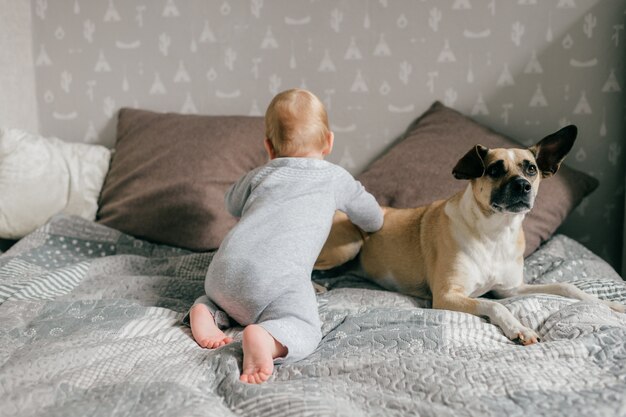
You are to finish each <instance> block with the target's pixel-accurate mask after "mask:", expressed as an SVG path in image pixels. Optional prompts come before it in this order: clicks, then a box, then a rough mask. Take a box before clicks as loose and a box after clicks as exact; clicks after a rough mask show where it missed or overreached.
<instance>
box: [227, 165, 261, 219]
mask: <svg viewBox="0 0 626 417" xmlns="http://www.w3.org/2000/svg"><path fill="white" fill-rule="evenodd" d="M257 172H258V169H254V170H252V171H250V172H248V173H247V174H246V175H244V176H243V177H241V178H239V180H238V181H237V182H236V183H234V184H233V185H231V187H230V188H229V189H228V191H227V192H226V195H225V196H224V202H225V203H226V210H228V212H229V213H230V214H232V215H233V216H235V217H241V214H242V212H243V207H244V206H245V204H246V201H248V197H249V196H250V192H251V191H252V179H253V178H254V175H255V174H256V173H257Z"/></svg>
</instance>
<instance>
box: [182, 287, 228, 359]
mask: <svg viewBox="0 0 626 417" xmlns="http://www.w3.org/2000/svg"><path fill="white" fill-rule="evenodd" d="M215 311H217V309H216V308H215V306H214V305H213V303H211V301H210V300H209V299H208V297H207V296H202V297H200V298H198V299H197V300H196V302H195V304H194V305H193V306H192V307H191V310H190V311H189V324H190V327H191V334H192V335H193V338H194V340H195V341H196V343H198V345H200V346H201V347H203V348H208V349H216V348H218V347H220V346H224V345H225V344H228V343H230V342H232V341H233V339H232V338H231V337H228V336H226V335H225V334H224V332H222V331H221V330H220V329H219V327H218V326H217V324H216V323H215V318H214V315H213V312H215Z"/></svg>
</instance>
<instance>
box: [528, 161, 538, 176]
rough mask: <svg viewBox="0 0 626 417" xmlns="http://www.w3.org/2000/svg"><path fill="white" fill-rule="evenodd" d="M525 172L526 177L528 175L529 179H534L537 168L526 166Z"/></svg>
mask: <svg viewBox="0 0 626 417" xmlns="http://www.w3.org/2000/svg"><path fill="white" fill-rule="evenodd" d="M526 172H528V175H530V176H531V177H534V176H535V175H537V166H536V165H532V164H531V165H528V167H527V168H526Z"/></svg>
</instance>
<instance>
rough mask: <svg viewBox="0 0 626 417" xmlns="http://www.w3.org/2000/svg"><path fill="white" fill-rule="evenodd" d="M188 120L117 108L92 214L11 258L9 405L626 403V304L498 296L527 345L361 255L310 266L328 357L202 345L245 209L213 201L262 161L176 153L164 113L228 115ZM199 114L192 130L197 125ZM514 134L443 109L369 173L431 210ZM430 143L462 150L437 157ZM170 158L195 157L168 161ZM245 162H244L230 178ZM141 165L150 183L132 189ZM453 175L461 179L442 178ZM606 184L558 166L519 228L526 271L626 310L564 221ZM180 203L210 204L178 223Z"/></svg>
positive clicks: (66, 217)
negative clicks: (395, 280)
mask: <svg viewBox="0 0 626 417" xmlns="http://www.w3.org/2000/svg"><path fill="white" fill-rule="evenodd" d="M172 117H174V118H176V120H177V122H176V123H173V122H172V119H171V118H172ZM181 117H182V116H173V115H169V116H164V115H155V114H152V113H146V112H142V111H139V110H134V111H130V110H128V111H125V112H121V113H120V120H119V123H118V143H117V145H116V154H115V155H114V159H113V160H112V162H111V167H110V170H109V172H108V174H107V179H106V181H105V183H104V188H103V190H102V193H101V196H100V200H99V202H98V205H99V207H98V218H97V221H93V220H90V219H85V218H84V217H80V216H75V215H70V214H58V215H55V216H54V217H52V218H51V219H50V220H49V221H47V222H46V223H45V224H43V225H41V226H40V227H39V228H37V229H36V230H34V231H33V232H32V233H29V234H28V235H27V236H25V237H23V238H22V239H20V240H19V241H18V242H17V243H16V244H15V245H13V246H12V247H11V248H10V249H9V250H7V251H6V252H4V253H2V254H0V367H1V368H0V415H1V416H12V415H15V416H24V417H26V416H41V415H45V416H64V417H65V416H86V415H89V416H99V415H106V416H117V415H120V416H122V415H124V416H128V415H131V416H143V415H154V416H158V415H167V416H172V415H175V416H246V417H251V416H267V415H274V416H308V415H310V416H333V417H339V416H377V417H378V416H406V415H420V416H464V415H467V416H490V415H493V416H501V415H508V416H517V415H520V416H521V415H529V414H530V415H540V416H560V415H563V416H571V415H584V416H609V415H616V416H617V415H626V315H623V314H618V313H615V312H613V311H612V310H610V309H609V308H608V307H606V306H604V305H600V304H595V303H585V302H578V301H576V300H572V299H567V298H563V297H557V296H550V295H535V296H523V297H515V298H508V299H504V300H499V301H498V302H501V303H503V304H504V305H506V307H507V308H509V309H510V310H511V311H512V312H513V314H514V315H515V316H516V317H517V318H518V319H519V320H520V321H521V322H522V323H523V324H524V325H525V326H528V327H530V328H532V329H534V330H535V331H536V332H537V333H538V334H539V336H540V337H541V339H542V341H541V343H538V344H535V345H532V346H528V347H524V346H521V345H518V344H516V343H514V342H512V341H510V340H508V339H507V338H506V337H505V336H504V335H503V333H502V331H501V330H500V329H499V328H498V327H496V326H494V325H492V324H490V323H488V322H487V321H486V320H484V319H481V318H479V317H475V316H472V315H469V314H464V313H458V312H451V311H444V310H433V309H431V308H429V307H430V304H429V302H428V301H425V300H420V299H416V298H412V297H409V296H406V295H401V294H397V293H393V292H388V291H384V290H382V289H381V288H378V287H376V286H375V285H374V284H372V283H370V282H369V281H367V280H366V279H364V278H363V277H362V276H360V275H359V272H358V265H356V264H355V262H352V263H348V264H346V265H343V266H341V267H338V268H335V269H331V270H328V271H323V272H322V271H314V272H313V274H312V279H313V280H314V281H315V282H317V283H318V284H320V285H322V286H324V287H326V289H327V291H326V292H324V293H321V294H318V296H317V299H318V306H319V313H320V317H321V319H322V323H323V325H322V333H323V340H322V342H321V343H320V345H319V347H318V348H317V350H316V351H315V352H314V353H313V354H312V355H311V356H310V357H308V358H306V359H305V360H302V361H300V362H297V363H294V364H289V365H279V366H278V367H277V368H276V370H275V373H274V375H273V376H272V377H271V379H270V380H269V381H268V382H267V383H265V384H262V385H258V386H252V385H247V384H244V383H241V382H240V381H239V374H240V369H241V360H242V350H241V343H240V340H241V339H240V331H241V329H240V328H234V329H230V330H229V332H230V334H231V335H232V336H234V338H235V342H234V343H231V344H229V345H227V346H224V347H222V348H219V349H216V350H206V349H202V348H200V347H199V346H198V345H197V344H196V343H195V342H194V340H193V338H192V337H191V334H190V331H189V328H188V327H186V326H185V325H183V324H182V323H181V319H182V317H183V315H184V314H185V313H186V311H187V310H188V309H189V307H190V306H191V304H192V303H193V301H194V300H195V299H196V298H197V297H198V296H199V295H201V294H202V293H203V288H204V278H205V274H206V270H207V268H208V266H209V264H210V262H211V259H212V256H213V253H214V252H215V249H214V248H212V249H211V248H210V247H211V246H215V242H219V239H220V234H223V233H225V232H226V231H227V230H228V229H229V227H232V225H233V224H234V222H235V220H234V219H231V218H224V217H221V218H220V216H221V214H220V211H219V210H223V209H222V208H221V207H222V206H221V199H220V202H219V204H216V205H214V206H210V207H208V208H207V201H209V202H211V203H215V201H217V198H218V197H216V196H217V195H219V196H220V197H221V195H223V192H224V189H223V187H224V186H225V185H226V186H227V185H228V184H229V181H230V182H232V181H233V178H234V179H236V178H237V176H239V175H240V173H241V172H245V171H246V170H248V169H250V166H252V167H254V166H255V165H256V164H258V163H262V161H263V158H264V154H263V150H262V148H261V149H260V151H259V152H257V151H256V150H254V151H252V150H251V149H253V148H251V147H250V146H248V145H246V146H244V147H243V148H240V149H230V150H229V149H228V148H227V147H225V145H224V144H222V145H220V147H219V148H220V153H219V155H217V156H216V157H215V158H216V159H214V160H212V159H211V158H212V157H213V156H214V153H211V152H205V154H204V155H203V156H202V155H201V156H202V157H198V161H200V162H201V163H203V164H205V165H203V166H200V167H199V166H197V165H195V163H196V162H195V160H194V157H195V156H196V155H197V154H202V152H199V149H203V148H202V146H204V145H203V144H204V143H205V142H207V141H204V142H198V143H194V144H193V146H182V145H181V146H178V147H177V148H176V149H177V150H176V152H182V151H183V150H185V149H186V151H187V152H188V155H184V157H180V158H172V157H171V155H172V149H173V148H172V146H170V145H171V143H167V141H168V140H170V139H168V138H167V136H168V133H167V131H166V129H165V128H164V126H172V125H174V126H175V128H174V129H173V131H172V132H170V133H169V135H174V136H176V137H177V138H187V137H196V136H197V132H215V128H216V125H215V122H216V121H215V120H212V121H210V122H207V120H206V119H201V118H198V117H196V118H193V117H194V116H185V117H184V119H181ZM164 118H165V119H167V120H164ZM162 122H163V123H162ZM194 123H196V124H197V125H196V126H195V127H194V129H195V130H194V132H195V133H194V132H191V131H185V130H184V129H186V128H187V127H189V126H190V125H193V124H194ZM207 123H209V126H207ZM245 123H249V124H250V126H252V127H251V129H253V130H254V132H257V133H258V131H259V129H261V130H260V131H262V120H254V121H251V120H247V121H243V120H241V119H228V120H227V121H226V122H224V120H221V121H219V123H218V124H219V126H222V127H223V126H225V125H228V124H230V125H231V127H232V126H235V127H236V129H235V130H241V126H242V125H243V124H245ZM142 129H144V130H143V131H142ZM145 129H147V130H145ZM232 130H233V129H231V128H228V129H226V130H224V129H222V131H220V133H219V134H218V135H216V136H218V137H219V138H221V139H222V140H224V141H225V143H241V142H240V141H239V140H235V139H233V137H231V136H229V135H228V134H226V133H224V132H226V131H232ZM459 131H462V132H464V133H465V136H463V137H459V135H458V134H457V132H459ZM141 132H143V133H141ZM181 132H182V133H181ZM239 135H240V136H241V132H239ZM243 136H245V137H251V139H247V140H256V139H255V138H256V136H254V134H252V133H251V132H248V133H247V134H245V135H243ZM157 137H158V138H159V140H161V141H163V143H162V144H161V145H159V144H155V141H156V139H155V138H157ZM478 138H479V139H480V140H479V139H478ZM142 140H145V141H146V142H145V143H142ZM179 140H180V139H179ZM241 140H242V141H243V140H246V139H245V138H242V139H241ZM502 140H504V139H502V137H500V136H498V135H496V134H495V133H494V132H491V131H488V130H485V128H483V127H480V126H477V125H476V124H475V123H474V122H472V121H469V120H467V119H466V118H464V117H462V116H461V115H459V114H458V113H456V112H454V111H452V110H451V109H446V108H444V107H443V106H442V105H441V104H437V103H435V104H434V105H433V107H431V109H429V111H428V112H426V113H425V114H424V115H422V116H421V117H420V118H418V119H417V120H416V122H414V124H412V125H411V126H410V127H409V129H407V134H406V135H405V137H404V138H403V139H402V140H401V141H399V142H398V144H397V145H395V146H394V147H393V148H392V149H391V150H390V151H389V152H388V153H387V154H386V155H384V156H382V157H381V158H380V159H378V160H377V161H375V162H374V163H373V164H372V165H371V167H370V168H368V170H366V171H365V172H364V173H363V174H361V175H359V177H358V178H359V179H360V180H361V181H362V182H363V183H364V184H365V185H366V187H367V188H368V190H370V191H372V192H373V193H374V194H375V195H376V197H377V199H378V200H379V202H381V204H384V205H390V206H414V205H418V204H419V203H420V201H421V199H422V200H424V201H429V200H432V199H435V198H437V196H436V195H435V194H436V192H442V193H449V192H450V189H449V188H450V187H453V186H456V187H458V186H459V185H458V183H457V182H454V180H453V179H449V178H448V177H450V175H449V172H448V171H449V167H450V166H452V164H451V163H450V161H448V160H445V159H441V158H444V157H445V158H451V159H452V160H454V158H456V157H457V156H455V155H457V154H458V155H462V154H463V153H464V152H465V151H466V149H465V148H466V147H469V143H471V144H474V143H477V142H480V143H483V144H485V145H486V146H490V147H492V146H498V144H500V145H501V144H503V142H502ZM208 142H210V141H208ZM465 142H467V143H465ZM255 143H256V142H255ZM507 143H510V142H504V145H506V144H507ZM148 144H150V146H151V148H150V149H151V152H152V153H151V159H147V158H146V155H145V149H148V148H147V146H148ZM179 144H180V142H179ZM437 146H442V147H444V149H447V150H449V152H447V153H441V152H440V153H437V154H436V155H433V154H429V153H428V152H425V151H424V150H425V149H437ZM205 150H206V149H205ZM133 152H136V154H135V155H131V154H132V153H133ZM229 152H231V153H230V154H229ZM246 152H248V153H246ZM168 155H169V156H168ZM212 155H213V156H212ZM163 158H165V159H163ZM168 158H169V159H168ZM402 158H405V160H403V159H402ZM420 158H422V159H420ZM437 158H439V159H437ZM173 159H180V160H181V161H183V163H184V166H179V167H175V168H173V167H172V166H168V164H164V163H163V161H164V160H165V161H169V162H171V161H172V160H173ZM407 159H408V160H407ZM137 161H142V163H141V164H138V163H137ZM190 161H192V162H193V163H191V162H190ZM207 161H208V162H207ZM223 161H228V164H224V162H223ZM237 161H239V162H241V161H243V162H242V164H241V165H239V166H238V169H239V170H240V171H239V172H230V171H233V166H234V165H236V162H237ZM200 162H198V163H200ZM220 163H222V165H220ZM185 169H187V170H189V171H184V170H185ZM209 169H213V170H214V171H215V172H216V173H215V175H207V176H206V177H207V178H208V179H207V181H209V182H208V183H200V184H196V183H195V182H194V181H189V178H190V177H189V175H191V174H190V173H195V174H196V176H197V173H198V172H208V171H207V170H209ZM142 170H143V171H142ZM229 170H230V171H229ZM181 172H182V174H181ZM442 172H446V175H447V176H445V175H443V174H442ZM177 175H178V177H177ZM142 176H143V177H144V178H147V179H149V180H150V182H146V181H144V182H141V181H140V183H139V184H137V183H136V182H137V181H138V180H137V179H138V178H139V179H141V178H142ZM194 178H195V177H194ZM203 178H204V177H203ZM441 178H446V181H451V182H450V183H449V184H448V183H436V181H438V180H439V179H441ZM424 179H426V180H425V182H422V183H420V182H419V181H420V180H424ZM382 180H385V181H387V182H385V181H382ZM177 181H178V182H177ZM381 181H382V182H381ZM594 181H595V180H593V179H591V178H590V177H588V176H586V175H584V174H582V173H579V172H575V171H574V170H569V169H566V168H565V167H564V168H563V169H562V170H561V171H559V174H558V175H557V176H555V178H553V179H550V180H549V181H546V185H545V188H542V190H544V196H543V197H541V195H540V196H538V198H537V204H536V207H535V208H534V209H533V212H531V215H529V216H528V219H527V220H528V221H527V222H525V224H524V230H525V232H526V237H527V242H528V245H527V258H526V262H525V280H526V281H527V282H529V283H549V282H556V281H567V282H571V283H573V284H574V285H576V286H577V287H579V288H581V289H582V290H584V291H586V292H589V293H591V294H594V295H596V296H598V297H600V298H602V299H608V300H612V301H617V302H622V303H624V302H626V284H625V283H624V281H622V279H621V278H620V277H619V275H618V274H617V273H616V272H615V271H614V270H613V268H611V266H609V264H608V263H607V262H605V261H604V260H602V259H601V258H599V257H598V256H596V255H595V254H593V253H592V252H590V251H589V250H587V249H586V248H585V247H584V246H583V245H582V244H580V243H578V242H576V241H574V240H573V239H571V238H569V237H566V236H565V235H562V234H559V233H558V232H556V230H557V228H558V226H559V224H560V223H561V222H562V220H563V219H564V218H565V216H567V214H568V213H569V212H570V211H571V210H572V209H573V208H574V207H575V206H576V204H578V203H579V202H580V200H581V199H582V198H583V197H584V196H585V195H586V194H588V193H589V192H591V191H592V190H593V188H594V187H595V186H596V185H597V182H594ZM213 185H214V186H215V187H214V188H213V189H212V188H211V187H212V186H213ZM428 186H430V187H431V188H432V190H429V189H428ZM177 187H182V188H181V190H180V191H179V192H174V191H171V190H179V188H177ZM185 187H187V188H185ZM188 187H197V188H188ZM220 187H222V188H220ZM542 187H544V186H543V184H542ZM164 189H165V190H168V192H169V194H168V193H166V192H164ZM203 192H204V193H205V194H202V193H203ZM172 193H174V197H172V198H166V197H168V196H170V195H171V194H172ZM207 193H208V194H207ZM211 193H213V194H211ZM540 193H541V190H540ZM189 195H193V196H194V197H196V198H199V199H200V201H199V202H197V201H195V202H194V201H188V200H186V199H185V198H186V197H187V196H189ZM540 197H541V198H540ZM133 198H134V199H135V200H133ZM183 203H185V204H188V205H189V206H194V205H195V207H197V205H198V204H199V205H200V206H201V207H202V208H203V209H202V210H195V211H194V210H191V209H187V211H186V212H185V215H184V216H174V217H175V218H174V219H172V218H171V217H172V216H171V213H172V212H174V213H180V212H181V210H185V209H186V207H187V206H185V205H184V204H183ZM181 204H182V206H181ZM187 208H188V207H187ZM198 213H200V215H198ZM206 213H210V214H211V215H210V216H206ZM168 214H169V217H168ZM194 216H195V217H194ZM155 225H156V226H155ZM157 226H158V227H157ZM194 230H196V231H197V232H196V233H193V231H194ZM205 232H206V234H205ZM151 233H152V234H151ZM191 238H193V239H191ZM168 239H169V240H168ZM157 242H159V243H157Z"/></svg>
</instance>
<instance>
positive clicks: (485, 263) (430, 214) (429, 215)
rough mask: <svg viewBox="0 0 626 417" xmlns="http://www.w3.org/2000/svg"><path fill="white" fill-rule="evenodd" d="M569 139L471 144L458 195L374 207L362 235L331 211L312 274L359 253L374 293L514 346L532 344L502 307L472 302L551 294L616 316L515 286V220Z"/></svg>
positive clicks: (520, 259) (547, 287) (459, 168)
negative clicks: (376, 218)
mask: <svg viewBox="0 0 626 417" xmlns="http://www.w3.org/2000/svg"><path fill="white" fill-rule="evenodd" d="M577 133H578V129H577V128H576V126H574V125H569V126H566V127H564V128H562V129H560V130H559V131H557V132H556V133H553V134H551V135H549V136H546V137H545V138H543V139H542V140H541V141H539V142H538V143H537V144H536V145H534V146H532V147H529V148H526V149H503V148H498V149H488V148H486V147H484V146H482V145H476V146H474V147H473V148H472V149H470V150H469V151H468V152H467V153H466V154H465V155H464V156H463V157H462V158H461V159H460V160H459V161H458V163H457V164H456V166H455V167H454V169H453V170H452V174H453V175H454V177H456V178H457V179H459V180H469V183H468V185H467V187H466V188H465V189H464V190H462V191H460V192H458V193H457V194H455V195H453V196H452V197H450V198H448V199H447V200H440V201H435V202H434V203H432V204H430V205H427V206H423V207H418V208H410V209H393V208H383V210H384V212H385V215H384V216H385V217H384V219H385V221H384V225H383V227H382V229H381V230H380V231H378V232H375V233H372V234H370V235H369V236H368V235H366V234H364V233H363V232H361V231H360V230H358V228H357V227H356V226H354V225H352V223H350V221H349V220H348V217H347V216H346V215H345V214H343V213H340V212H338V213H337V214H336V215H335V219H334V223H333V227H332V230H331V234H330V236H329V239H328V241H327V242H326V244H325V246H324V248H323V249H322V252H321V253H320V256H319V258H318V261H317V263H316V265H315V268H316V269H329V268H332V267H334V266H338V265H340V264H342V263H344V262H347V261H349V260H350V259H353V258H355V257H356V256H357V255H359V261H360V265H361V268H362V270H363V272H364V273H365V275H366V277H367V278H369V279H370V280H372V281H373V282H375V283H376V284H378V285H380V286H381V287H383V288H386V289H388V290H391V291H397V292H401V293H404V294H408V295H412V296H416V297H420V298H429V299H431V300H432V306H433V308H436V309H446V310H453V311H460V312H465V313H470V314H474V315H476V316H484V317H487V318H489V321H490V322H491V323H492V324H495V325H497V326H499V327H500V328H501V329H502V331H503V332H504V334H505V335H506V337H508V338H509V339H511V340H513V341H517V342H520V343H521V344H523V345H530V344H534V343H537V342H538V341H539V337H538V335H537V334H536V333H535V331H533V330H532V329H529V328H528V327H526V326H524V325H522V324H521V323H520V322H519V320H517V319H516V318H515V317H514V316H513V314H511V312H510V311H509V310H508V309H507V308H506V307H505V306H504V305H502V304H500V303H498V302H496V301H493V300H490V299H484V298H480V299H477V298H476V297H480V296H482V295H484V294H486V293H491V294H492V295H493V296H494V297H495V298H505V297H512V296H517V295H526V294H537V293H543V294H554V295H559V296H563V297H569V298H575V299H579V300H584V301H594V302H601V303H604V304H606V305H608V306H609V307H610V308H612V309H613V310H616V311H618V312H622V313H623V312H624V311H626V307H625V306H623V305H621V304H619V303H615V302H611V301H603V300H600V299H598V298H596V297H594V296H592V295H590V294H587V293H585V292H583V291H581V290H580V289H578V288H577V287H575V286H574V285H572V284H568V283H555V284H542V285H529V284H525V283H524V277H523V267H524V248H525V240H524V231H523V230H522V221H523V220H524V217H525V215H526V214H527V213H528V212H529V211H530V210H531V209H532V207H533V204H534V201H535V197H536V196H537V191H538V189H539V184H540V183H541V182H542V181H543V180H544V179H547V178H549V177H551V176H553V175H554V174H555V173H556V172H557V171H558V169H559V166H560V165H561V162H562V161H563V159H564V158H565V156H566V155H567V154H568V152H569V151H570V150H571V149H572V146H573V144H574V141H575V139H576V135H577ZM359 251H360V253H359Z"/></svg>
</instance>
